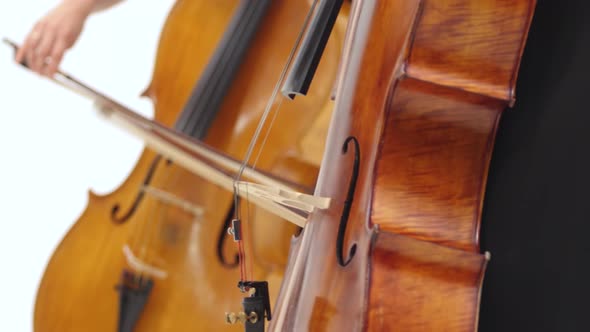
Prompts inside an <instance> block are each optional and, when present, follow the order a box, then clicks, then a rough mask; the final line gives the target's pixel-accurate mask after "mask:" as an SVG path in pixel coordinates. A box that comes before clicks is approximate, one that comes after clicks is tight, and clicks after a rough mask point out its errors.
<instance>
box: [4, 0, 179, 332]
mask: <svg viewBox="0 0 590 332" xmlns="http://www.w3.org/2000/svg"><path fill="white" fill-rule="evenodd" d="M57 1H58V0H2V1H0V37H9V38H11V39H13V40H15V41H16V42H18V43H21V42H22V41H23V39H24V37H25V35H26V34H27V33H28V31H29V29H30V27H31V26H32V24H33V23H34V22H35V21H36V20H37V18H39V17H40V16H41V15H43V14H44V13H45V12H47V11H48V10H49V9H50V8H51V7H53V6H54V5H55V4H56V3H57ZM172 4H173V1H172V0H158V1H143V0H134V1H133V0H127V1H126V2H124V3H122V4H120V5H119V6H117V7H114V8H113V9H111V10H109V11H106V12H103V13H99V14H96V15H94V16H92V17H91V18H90V19H89V20H88V22H87V24H86V27H85V30H84V32H83V34H82V36H81V39H80V40H79V41H78V43H77V44H76V45H75V46H74V48H73V49H71V50H70V51H69V52H68V53H67V55H66V57H65V59H64V61H63V63H62V66H61V68H62V69H63V70H65V71H67V72H69V73H71V74H73V75H74V76H76V77H77V78H79V79H81V80H83V81H84V82H86V83H88V84H90V85H91V86H94V87H96V88H98V89H99V90H100V91H103V92H105V93H106V94H108V95H110V96H112V97H114V98H116V99H117V100H119V101H121V102H123V103H124V104H126V105H129V106H131V107H132V108H134V109H136V110H137V111H139V112H140V113H142V114H144V115H147V116H150V117H151V115H152V107H151V103H150V102H149V101H148V100H142V99H140V98H139V97H138V96H139V94H140V93H141V91H142V90H143V89H144V88H145V87H146V86H147V84H148V82H149V80H150V77H151V74H152V66H153V61H154V56H155V53H154V52H155V50H156V48H157V42H158V37H159V33H160V30H161V27H162V24H163V22H164V20H165V19H166V17H167V15H168V11H169V9H170V7H171V6H172ZM141 149H142V143H141V142H140V141H138V140H136V139H135V138H132V137H131V136H129V135H127V134H125V133H124V132H122V131H120V130H119V129H118V128H115V127H112V126H111V125H110V124H108V123H106V122H103V121H102V120H100V119H99V118H98V117H97V116H96V114H95V113H94V111H93V110H92V108H91V103H90V102H89V101H87V100H85V99H83V98H81V97H79V96H77V95H74V94H72V93H71V92H69V91H67V90H64V89H63V88H61V87H59V86H57V85H55V84H53V83H52V82H50V81H48V80H45V79H42V78H39V77H38V76H36V75H34V74H32V73H31V72H29V71H27V70H25V69H22V68H21V67H19V66H17V65H16V64H15V63H14V62H13V54H12V52H11V51H10V49H9V48H8V47H5V46H4V45H3V44H2V45H0V225H1V226H2V228H1V230H0V264H2V266H1V269H0V273H1V274H0V331H6V332H20V331H23V332H27V331H32V312H33V305H34V301H35V294H36V290H37V287H38V283H39V280H40V278H41V275H42V273H43V270H44V268H45V264H46V263H47V260H48V259H49V257H50V256H51V254H52V252H53V250H54V249H55V247H56V245H57V244H58V242H59V241H60V240H61V238H62V236H63V235H64V234H65V232H66V231H67V230H68V228H69V227H70V226H71V225H72V224H73V223H74V222H75V221H76V219H77V218H78V215H79V214H80V213H81V212H82V211H83V209H84V207H85V206H86V203H87V201H86V197H87V191H88V189H89V188H92V189H93V190H94V191H96V192H98V193H106V192H109V191H111V190H113V189H115V188H116V187H117V186H118V185H119V184H120V183H121V182H122V181H123V180H124V179H125V178H126V176H127V175H128V173H129V172H130V170H131V169H132V168H133V165H134V164H135V162H136V160H137V157H138V156H139V153H140V151H141Z"/></svg>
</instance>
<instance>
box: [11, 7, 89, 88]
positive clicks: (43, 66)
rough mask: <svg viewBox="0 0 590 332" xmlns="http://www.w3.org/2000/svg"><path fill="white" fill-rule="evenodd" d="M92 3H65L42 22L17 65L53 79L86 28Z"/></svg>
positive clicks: (21, 49) (28, 38)
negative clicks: (25, 66)
mask: <svg viewBox="0 0 590 332" xmlns="http://www.w3.org/2000/svg"><path fill="white" fill-rule="evenodd" d="M93 6H94V3H93V1H92V0H77V1H68V0H64V1H63V2H62V3H61V4H59V5H58V6H57V7H55V8H54V9H53V10H51V11H50V12H49V13H48V14H47V15H46V16H44V17H43V18H41V19H40V20H39V21H38V22H37V23H36V24H35V26H34V27H33V29H32V31H31V32H30V33H29V35H28V36H27V38H26V40H25V42H24V43H23V45H22V47H21V48H20V49H19V50H18V52H17V53H16V61H17V62H19V63H22V62H23V60H26V63H27V65H28V67H29V68H30V69H31V70H32V71H34V72H36V73H38V74H40V75H45V76H53V75H54V74H55V72H56V71H57V68H58V67H59V64H60V62H61V60H62V58H63V55H64V53H65V51H66V50H67V49H69V48H71V47H72V46H73V45H74V43H75V42H76V40H77V39H78V37H79V36H80V33H81V32H82V29H83V27H84V22H85V21H86V18H87V17H88V15H90V13H91V12H92V8H93Z"/></svg>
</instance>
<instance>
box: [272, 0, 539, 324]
mask: <svg viewBox="0 0 590 332" xmlns="http://www.w3.org/2000/svg"><path fill="white" fill-rule="evenodd" d="M535 4H536V1H535V0H514V1H496V0H440V1H434V0H424V1H420V0H410V1H401V0H388V1H381V0H358V1H355V3H354V5H353V7H352V9H351V14H350V20H349V22H350V23H349V24H350V26H349V29H348V32H349V33H348V35H347V38H346V46H345V57H344V59H345V62H344V63H343V64H342V67H341V68H342V71H341V72H340V73H339V76H340V77H341V78H342V79H340V80H339V85H338V88H337V90H336V103H335V108H334V112H333V115H332V119H331V123H330V131H329V136H328V137H327V143H326V149H325V154H324V159H323V161H322V165H321V168H320V174H319V177H318V181H317V185H316V189H315V195H316V196H321V197H329V198H331V199H332V200H333V201H334V204H332V206H331V207H330V208H328V209H324V210H317V211H315V212H314V213H312V214H311V215H310V216H309V219H308V221H307V224H306V227H305V228H304V229H303V231H302V232H301V234H300V235H298V236H297V238H296V239H295V240H294V241H293V245H292V248H291V253H290V258H289V263H288V266H287V270H286V273H285V278H284V279H283V283H282V286H281V290H280V293H279V296H278V299H277V306H276V308H275V311H274V314H273V320H272V321H271V323H270V327H269V329H270V330H271V331H404V332H406V331H475V330H477V327H478V310H479V300H480V293H481V287H482V283H483V279H484V274H485V268H486V263H487V262H488V260H489V259H490V258H491V255H490V254H489V253H487V252H485V253H481V252H480V247H479V229H480V218H481V209H482V205H483V193H484V188H485V184H486V177H487V172H488V167H489V162H490V158H491V157H492V147H493V145H494V139H495V134H496V130H497V128H498V123H499V119H500V117H501V115H502V112H503V111H504V110H505V109H506V108H507V107H510V106H512V105H513V104H514V102H515V83H516V78H517V75H518V69H519V63H520V58H521V55H522V52H523V49H524V46H525V43H526V39H527V33H528V30H529V27H530V24H531V20H532V17H533V13H534V8H535Z"/></svg>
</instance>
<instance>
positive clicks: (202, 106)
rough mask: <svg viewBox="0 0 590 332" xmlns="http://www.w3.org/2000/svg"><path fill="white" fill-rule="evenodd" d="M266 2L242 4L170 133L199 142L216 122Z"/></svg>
mask: <svg viewBox="0 0 590 332" xmlns="http://www.w3.org/2000/svg"><path fill="white" fill-rule="evenodd" d="M270 3H271V1H270V0H242V1H241V3H240V5H239V7H238V8H237V10H236V12H235V14H234V15H233V17H232V20H231V22H230V24H229V26H228V28H227V29H226V30H225V32H224V34H223V37H222V39H221V41H220V43H219V45H218V46H217V48H216V50H215V52H214V54H213V56H212V57H211V60H210V61H209V63H208V65H207V67H206V68H205V70H204V72H203V74H202V75H201V76H200V79H199V81H198V82H197V84H196V85H195V87H194V89H193V91H192V93H191V95H190V97H189V99H188V101H187V103H186V104H185V106H184V109H183V111H182V113H181V115H180V117H179V118H178V120H177V121H176V123H175V126H174V129H176V130H178V131H180V132H182V133H184V134H186V135H189V136H192V137H194V138H196V139H199V140H202V139H203V138H204V137H205V136H206V135H207V131H208V129H209V127H210V126H211V123H212V122H213V120H214V119H215V118H216V116H217V113H218V111H219V109H220V107H221V104H222V102H223V100H224V98H225V96H226V94H227V93H228V91H229V89H230V87H231V85H232V82H233V80H234V78H235V77H236V75H237V73H238V70H239V68H240V65H241V64H242V61H243V60H244V56H245V54H246V51H247V50H248V48H249V47H250V46H251V43H252V41H253V40H254V37H255V35H256V32H257V30H258V28H259V27H260V24H261V23H262V21H263V19H264V17H265V14H266V13H267V10H268V8H269V5H270Z"/></svg>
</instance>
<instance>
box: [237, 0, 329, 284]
mask: <svg viewBox="0 0 590 332" xmlns="http://www.w3.org/2000/svg"><path fill="white" fill-rule="evenodd" d="M317 3H318V0H314V2H313V4H312V6H311V7H310V10H309V11H308V13H307V16H306V17H305V20H304V22H303V26H302V28H301V30H300V31H299V35H298V36H297V39H296V41H295V44H294V45H293V48H292V49H291V52H290V53H289V57H288V58H287V61H286V63H285V66H284V67H283V70H282V71H281V75H280V76H279V79H278V80H277V83H276V84H275V87H274V89H273V92H272V94H271V97H270V99H269V101H268V103H267V105H266V107H265V110H264V112H263V114H262V116H261V118H260V120H259V122H258V126H257V127H256V130H255V132H254V134H253V135H252V139H251V140H250V143H249V145H248V149H247V151H246V155H245V156H244V159H243V160H242V164H241V165H240V168H239V170H238V172H237V174H236V176H235V178H234V205H235V207H236V208H235V212H234V218H235V219H238V220H240V219H241V211H240V200H239V190H240V189H239V186H238V181H240V179H241V177H242V174H243V173H244V170H245V168H246V166H247V165H248V162H249V161H250V159H251V157H252V153H253V151H254V147H255V145H256V143H257V142H258V138H259V137H260V134H261V132H262V129H263V127H264V125H265V124H266V120H267V118H268V116H269V114H270V113H271V111H272V110H273V104H274V103H275V101H276V100H277V95H278V93H279V90H280V87H281V84H282V83H283V82H284V80H285V77H286V75H287V72H288V69H289V67H290V65H291V64H292V62H293V58H294V57H295V54H296V52H297V49H298V46H299V45H300V44H301V40H302V39H303V36H304V35H305V31H306V30H307V27H308V26H309V22H310V19H311V17H312V16H313V15H312V14H313V12H314V11H315V8H316V5H317ZM282 103H283V98H280V99H279V102H278V105H277V107H276V108H274V109H275V115H274V117H273V120H272V122H271V126H272V124H274V118H275V117H276V114H277V113H278V112H279V110H280V108H281V105H282ZM269 131H270V128H269ZM265 137H268V132H267V134H266V136H265ZM262 147H263V146H261V148H260V150H259V152H258V157H259V156H260V154H261V153H262ZM258 157H257V158H256V160H258ZM246 190H248V187H246ZM246 196H247V197H249V192H248V191H246ZM246 204H247V205H249V203H248V202H247V203H246ZM248 211H249V210H248ZM248 214H249V212H248ZM247 219H249V216H248V218H247ZM247 226H248V225H247V222H245V223H244V227H241V229H240V232H241V233H242V234H240V235H243V234H245V233H244V231H243V230H244V229H246V228H248V227H247ZM245 239H246V237H245V236H241V240H239V241H238V246H241V247H242V248H243V247H244V245H241V243H240V242H242V241H245ZM246 264H247V263H246V262H245V258H244V260H240V266H241V267H242V265H243V268H244V269H245V267H246ZM250 265H252V263H251V262H250ZM242 281H244V279H243V277H242Z"/></svg>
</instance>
